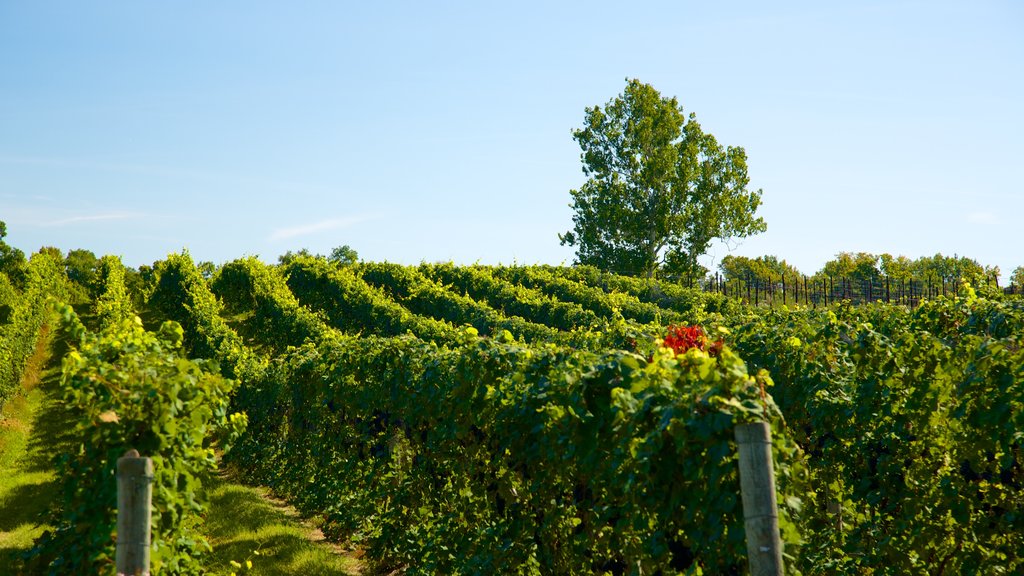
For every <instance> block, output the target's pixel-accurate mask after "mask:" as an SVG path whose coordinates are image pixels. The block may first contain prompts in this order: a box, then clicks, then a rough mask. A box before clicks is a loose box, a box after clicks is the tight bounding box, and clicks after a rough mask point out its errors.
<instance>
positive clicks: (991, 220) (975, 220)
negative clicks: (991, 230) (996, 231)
mask: <svg viewBox="0 0 1024 576" xmlns="http://www.w3.org/2000/svg"><path fill="white" fill-rule="evenodd" d="M967 222H969V223H971V224H996V223H998V222H999V218H998V217H997V216H996V215H995V214H993V213H991V212H971V213H970V214H968V215H967Z"/></svg>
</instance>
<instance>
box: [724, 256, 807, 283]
mask: <svg viewBox="0 0 1024 576" xmlns="http://www.w3.org/2000/svg"><path fill="white" fill-rule="evenodd" d="M718 268H719V269H720V270H721V271H722V274H723V275H724V276H725V279H726V280H727V281H728V280H735V279H739V280H745V281H756V282H760V283H770V282H774V281H777V280H778V279H779V278H782V277H783V276H786V277H790V278H792V277H794V276H802V274H801V273H800V271H799V270H797V269H796V268H795V267H793V266H792V265H791V264H790V263H788V262H786V261H785V260H779V258H778V257H777V256H771V255H765V256H758V257H757V258H747V257H746V256H733V255H732V254H730V255H728V256H726V257H725V258H723V259H722V262H721V264H719V265H718Z"/></svg>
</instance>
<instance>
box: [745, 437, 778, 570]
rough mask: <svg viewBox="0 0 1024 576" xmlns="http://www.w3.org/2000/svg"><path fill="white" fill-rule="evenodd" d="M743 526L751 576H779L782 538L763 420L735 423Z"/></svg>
mask: <svg viewBox="0 0 1024 576" xmlns="http://www.w3.org/2000/svg"><path fill="white" fill-rule="evenodd" d="M735 434H736V443H737V444H738V445H739V457H740V491H741V495H742V498H743V525H744V527H745V528H746V532H747V559H748V560H749V562H750V574H751V576H782V573H783V566H782V537H781V536H780V535H779V506H778V502H777V500H776V496H775V468H774V466H773V464H772V436H771V429H770V428H769V427H768V423H767V422H755V423H753V424H740V425H738V426H736V430H735Z"/></svg>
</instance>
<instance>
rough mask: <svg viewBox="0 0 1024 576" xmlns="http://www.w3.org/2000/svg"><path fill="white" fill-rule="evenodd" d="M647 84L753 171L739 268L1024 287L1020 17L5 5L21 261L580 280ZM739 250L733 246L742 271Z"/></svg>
mask: <svg viewBox="0 0 1024 576" xmlns="http://www.w3.org/2000/svg"><path fill="white" fill-rule="evenodd" d="M627 77H630V78H634V77H635V78H639V79H640V80H642V81H644V82H648V83H650V84H652V85H654V86H655V88H657V89H658V90H660V91H661V92H662V94H664V95H667V96H672V95H674V96H677V97H678V98H679V100H680V102H681V103H682V105H683V106H684V108H685V109H686V111H687V112H695V113H696V114H697V117H698V120H699V121H700V122H701V124H702V126H703V127H704V129H705V130H707V131H709V132H711V133H713V134H714V135H715V136H716V137H717V138H718V140H719V141H720V142H722V143H724V144H729V145H738V146H743V147H744V148H746V151H747V155H748V158H749V166H750V176H751V185H752V187H754V188H762V189H763V191H764V195H763V201H764V204H763V206H762V208H761V210H760V212H759V213H760V214H761V215H762V216H763V217H764V218H765V220H766V221H767V223H768V231H767V232H766V233H765V234H762V235H759V236H757V237H754V238H750V239H746V240H743V241H742V242H740V243H738V245H735V246H733V247H731V249H730V248H729V247H725V246H717V247H715V248H714V249H713V251H712V253H710V254H709V255H708V256H707V257H706V258H705V260H704V263H705V264H706V265H709V266H714V265H716V264H717V262H718V261H720V260H721V258H722V257H724V256H725V255H727V254H730V253H732V254H740V255H746V256H758V255H761V254H775V255H777V256H779V257H780V258H784V259H786V260H788V261H789V262H790V263H791V264H794V265H795V266H797V267H798V268H799V269H801V270H802V271H804V272H807V273H811V272H814V271H815V270H817V269H819V268H820V267H821V266H822V264H823V263H824V262H825V261H827V260H828V259H830V258H832V257H833V256H834V255H835V254H836V253H837V252H840V251H868V252H876V253H881V252H889V253H892V254H903V255H906V256H909V257H911V258H915V257H918V256H922V255H932V254H935V253H937V252H942V253H944V254H947V255H952V254H954V253H956V254H960V255H966V256H969V257H972V258H975V259H977V260H979V261H980V262H981V263H983V264H987V265H997V266H999V267H1000V268H1001V269H1002V271H1003V274H1004V276H1006V275H1007V274H1008V273H1009V272H1010V271H1011V270H1012V269H1013V268H1014V267H1016V266H1020V265H1024V250H1022V248H1021V247H1022V246H1024V232H1022V231H1024V224H1022V222H1024V185H1022V180H1021V168H1022V166H1024V139H1022V138H1024V112H1022V110H1024V4H1022V3H1018V2H1011V1H1009V0H1008V1H1005V2H988V1H966V0H965V1H962V2H941V1H939V2H931V1H920V2H916V1H915V2H902V1H891V2H890V1H885V2H882V1H876V2H871V1H866V2H842V3H840V2H642V1H641V2H630V3H623V2H594V1H588V2H573V3H568V2H565V3H555V2H505V3H501V4H497V3H489V2H488V3H485V2H459V3H456V2H432V3H427V2H405V3H397V2H349V3H342V2H274V3H271V2H252V1H247V2H227V1H226V2H127V1H123V2H113V1H103V2H100V1H96V2H85V1H83V2H57V1H48V0H33V1H27V0H25V1H6V2H2V3H0V220H4V221H6V222H7V225H8V232H9V236H8V238H7V241H8V242H9V243H10V244H12V245H14V246H17V247H19V248H21V249H23V250H25V251H26V252H33V251H35V250H37V249H38V248H39V247H40V246H44V245H50V246H57V247H59V248H61V249H62V250H65V251H66V250H68V249H72V248H86V249H89V250H92V251H94V252H96V253H97V254H108V253H110V254H118V255H121V256H122V257H123V258H124V260H125V262H126V263H127V264H129V265H133V266H137V265H139V264H148V263H152V262H153V261H154V260H157V259H161V258H163V257H165V256H166V254H167V253H169V252H172V251H178V250H181V249H182V248H188V249H189V250H190V252H191V253H192V255H193V256H194V257H195V258H196V259H198V260H212V261H214V262H223V261H227V260H231V259H234V258H236V257H239V256H243V255H249V254H255V255H259V256H260V257H262V258H263V259H264V260H268V261H274V260H276V258H277V256H278V255H280V254H282V253H284V252H285V251H287V250H297V249H299V248H308V249H310V250H312V251H314V252H320V253H328V252H329V251H330V249H331V248H332V247H335V246H340V245H342V244H348V245H350V246H352V247H353V248H355V249H356V250H357V251H358V252H359V254H360V256H361V257H362V258H364V259H368V260H389V261H394V262H403V263H418V262H420V261H440V260H445V261H446V260H454V261H456V262H459V263H472V262H475V261H479V262H482V263H499V262H500V263H511V262H513V261H518V262H520V263H554V264H557V263H561V262H565V263H570V262H571V261H572V258H573V251H572V250H571V249H569V248H566V247H562V246H559V243H558V239H557V234H558V233H560V232H565V231H567V230H569V229H570V228H571V226H572V222H571V218H572V212H571V209H570V208H569V202H570V197H569V190H570V189H573V188H576V187H578V186H579V185H580V184H582V183H583V181H584V176H583V174H582V172H581V169H580V166H581V165H580V160H579V149H578V147H577V145H576V143H575V142H574V141H573V140H572V137H571V130H572V129H573V128H575V127H578V126H580V125H581V124H582V121H583V115H584V107H586V106H592V105H595V104H601V105H603V104H604V103H605V102H607V101H608V100H609V99H611V98H612V97H614V96H616V95H618V94H619V93H620V92H621V91H622V89H623V88H624V86H625V79H626V78H627ZM730 250H731V251H730Z"/></svg>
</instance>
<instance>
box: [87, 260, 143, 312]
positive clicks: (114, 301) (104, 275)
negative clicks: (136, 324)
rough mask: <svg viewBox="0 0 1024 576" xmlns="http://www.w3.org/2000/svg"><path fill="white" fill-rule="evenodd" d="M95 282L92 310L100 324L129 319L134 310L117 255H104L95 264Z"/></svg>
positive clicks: (123, 270)
mask: <svg viewBox="0 0 1024 576" xmlns="http://www.w3.org/2000/svg"><path fill="white" fill-rule="evenodd" d="M96 284H97V288H98V290H99V295H98V296H97V298H96V299H95V302H94V311H95V312H96V316H97V318H98V319H99V323H100V326H104V327H105V326H111V325H115V324H119V323H122V322H126V321H130V320H131V319H132V318H134V317H135V310H134V308H133V307H132V301H131V298H130V297H129V294H128V288H127V286H126V285H125V268H124V265H123V264H121V259H120V258H119V257H117V256H109V255H108V256H104V257H103V258H100V259H99V261H98V263H97V266H96Z"/></svg>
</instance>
